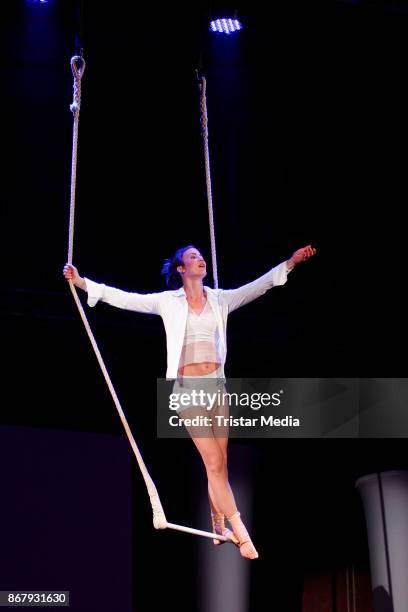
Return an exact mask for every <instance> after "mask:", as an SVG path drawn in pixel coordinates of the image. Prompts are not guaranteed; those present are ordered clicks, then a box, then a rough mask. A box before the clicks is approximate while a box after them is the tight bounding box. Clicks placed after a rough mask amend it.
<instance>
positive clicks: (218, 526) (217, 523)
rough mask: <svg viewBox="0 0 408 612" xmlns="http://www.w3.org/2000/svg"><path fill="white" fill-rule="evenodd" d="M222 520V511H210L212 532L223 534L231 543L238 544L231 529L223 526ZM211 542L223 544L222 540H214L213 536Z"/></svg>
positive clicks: (223, 517) (223, 518)
mask: <svg viewBox="0 0 408 612" xmlns="http://www.w3.org/2000/svg"><path fill="white" fill-rule="evenodd" d="M224 520H225V516H224V514H223V513H222V512H212V511H211V522H212V528H213V532H214V533H217V534H218V535H223V536H225V537H226V538H228V539H229V540H231V542H232V543H233V544H235V545H236V546H238V539H237V538H236V537H235V535H234V533H233V532H232V531H231V529H228V527H226V526H225V523H224ZM213 542H214V544H215V545H216V546H218V545H219V544H225V541H224V540H216V539H215V538H214V539H213Z"/></svg>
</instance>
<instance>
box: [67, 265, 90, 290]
mask: <svg viewBox="0 0 408 612" xmlns="http://www.w3.org/2000/svg"><path fill="white" fill-rule="evenodd" d="M64 276H65V278H66V279H67V280H70V281H72V282H73V283H74V285H75V286H76V287H79V288H80V289H83V290H84V291H86V282H85V279H83V278H82V276H80V275H79V273H78V270H77V269H76V267H75V266H73V265H72V264H68V263H67V264H65V266H64Z"/></svg>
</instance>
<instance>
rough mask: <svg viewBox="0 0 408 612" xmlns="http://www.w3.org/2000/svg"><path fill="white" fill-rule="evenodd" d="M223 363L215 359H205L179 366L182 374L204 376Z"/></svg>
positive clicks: (179, 371)
mask: <svg viewBox="0 0 408 612" xmlns="http://www.w3.org/2000/svg"><path fill="white" fill-rule="evenodd" d="M220 365H221V364H219V363H217V362H215V361H203V362H201V363H189V364H188V365H185V366H183V367H182V368H179V370H178V373H179V375H180V376H203V375H205V374H211V372H215V370H217V369H218V368H219V367H220Z"/></svg>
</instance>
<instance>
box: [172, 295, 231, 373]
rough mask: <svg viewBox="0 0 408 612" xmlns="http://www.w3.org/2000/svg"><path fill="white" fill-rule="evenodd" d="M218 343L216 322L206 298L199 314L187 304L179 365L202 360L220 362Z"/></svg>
mask: <svg viewBox="0 0 408 612" xmlns="http://www.w3.org/2000/svg"><path fill="white" fill-rule="evenodd" d="M219 343H220V337H219V334H218V327H217V322H216V320H215V315H214V312H213V310H212V308H211V306H210V305H209V303H208V300H207V303H206V305H205V306H204V309H203V310H202V312H201V313H200V314H197V313H196V312H194V310H193V309H192V308H190V306H189V309H188V316H187V323H186V331H185V334H184V343H183V349H182V351H181V356H180V364H179V367H183V366H186V365H189V364H190V363H202V362H203V361H211V362H214V363H221V358H220V350H219Z"/></svg>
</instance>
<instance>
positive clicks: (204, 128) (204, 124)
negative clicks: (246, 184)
mask: <svg viewBox="0 0 408 612" xmlns="http://www.w3.org/2000/svg"><path fill="white" fill-rule="evenodd" d="M199 87H200V109H201V133H202V137H203V147H204V162H205V179H206V184H207V200H208V221H209V225H210V240H211V259H212V268H213V277H214V288H215V289H218V269H217V249H216V246H215V229H214V208H213V199H212V189H211V172H210V151H209V147H208V114H207V100H206V90H207V81H206V80H205V77H204V76H201V82H200V85H199Z"/></svg>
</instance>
